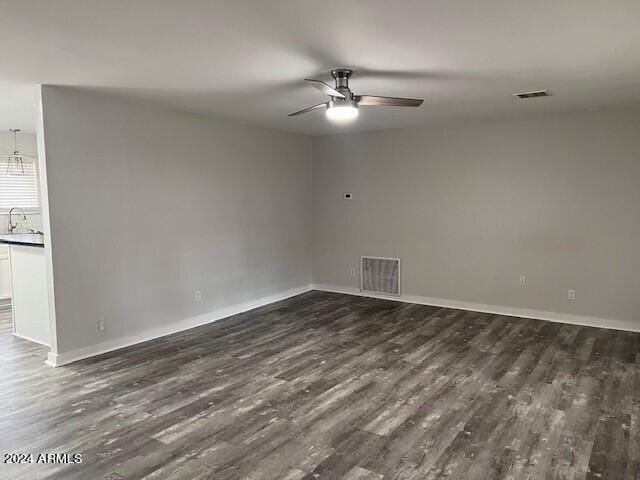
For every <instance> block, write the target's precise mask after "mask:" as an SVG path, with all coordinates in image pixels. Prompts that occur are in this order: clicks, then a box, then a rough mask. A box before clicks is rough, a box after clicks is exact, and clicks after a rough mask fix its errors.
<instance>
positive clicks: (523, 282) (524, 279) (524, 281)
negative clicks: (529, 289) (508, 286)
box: [520, 273, 527, 286]
mask: <svg viewBox="0 0 640 480" xmlns="http://www.w3.org/2000/svg"><path fill="white" fill-rule="evenodd" d="M526 284H527V276H526V275H525V274H524V273H523V274H522V275H520V285H522V286H524V285H526Z"/></svg>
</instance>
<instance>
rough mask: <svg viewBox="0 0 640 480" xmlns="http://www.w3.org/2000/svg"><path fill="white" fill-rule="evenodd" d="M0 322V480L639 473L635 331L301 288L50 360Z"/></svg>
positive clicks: (639, 341)
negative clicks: (37, 459)
mask: <svg viewBox="0 0 640 480" xmlns="http://www.w3.org/2000/svg"><path fill="white" fill-rule="evenodd" d="M44 356H45V350H44V349H43V348H42V347H40V346H37V345H33V344H30V343H29V342H25V341H22V340H20V339H16V338H13V337H12V336H11V335H0V446H1V447H0V453H8V452H14V453H33V454H37V453H42V452H56V453H70V454H73V453H81V454H82V455H83V463H81V464H71V465H67V464H58V465H37V464H26V465H13V466H10V465H5V464H2V465H0V478H3V479H29V480H31V479H36V478H42V479H53V478H55V479H65V480H74V479H82V480H87V479H88V480H94V479H110V480H117V479H142V478H144V479H156V480H159V479H189V480H191V479H215V480H227V479H247V480H266V479H286V480H311V479H331V480H333V479H335V480H338V479H346V480H355V479H360V480H364V479H367V480H369V479H376V480H378V479H403V480H408V479H420V480H430V479H440V478H447V479H474V480H475V479H482V480H484V479H497V478H509V479H600V480H602V479H612V480H620V479H634V480H637V479H639V478H640V474H639V473H638V472H639V468H640V334H634V333H627V332H619V331H613V330H604V329H595V328H587V327H579V326H571V325H562V324H554V323H548V322H543V321H535V320H526V319H520V318H511V317H503V316H499V315H489V314H480V313H473V312H465V311H459V310H450V309H443V308H435V307H427V306H421V305H410V304H403V303H398V302H392V301H385V300H377V299H368V298H362V297H355V296H347V295H340V294H332V293H324V292H309V293H306V294H303V295H299V296H297V297H294V298H292V299H289V300H286V301H283V302H279V303H276V304H272V305H269V306H267V307H263V308H259V309H256V310H253V311H251V312H247V313H245V314H241V315H236V316H234V317H230V318H228V319H225V320H222V321H219V322H217V323H214V324H211V325H208V326H205V327H201V328H198V329H194V330H190V331H188V332H184V333H180V334H176V335H172V336H169V337H165V338H162V339H158V340H154V341H151V342H147V343H145V344H142V345H138V346H134V347H131V348H127V349H124V350H121V351H118V352H114V353H111V354H107V355H103V356H101V357H98V358H94V359H91V360H86V361H82V362H78V363H76V364H73V365H69V366H66V367H61V368H57V369H52V368H49V367H47V366H45V365H43V364H42V362H43V360H44Z"/></svg>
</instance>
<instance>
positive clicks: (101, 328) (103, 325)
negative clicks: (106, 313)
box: [98, 317, 107, 332]
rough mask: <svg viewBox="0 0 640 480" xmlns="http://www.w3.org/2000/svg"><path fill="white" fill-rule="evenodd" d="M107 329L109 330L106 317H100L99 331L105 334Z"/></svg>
mask: <svg viewBox="0 0 640 480" xmlns="http://www.w3.org/2000/svg"><path fill="white" fill-rule="evenodd" d="M106 328H107V323H106V321H105V319H104V317H100V318H99V319H98V331H100V332H104V331H105V330H106Z"/></svg>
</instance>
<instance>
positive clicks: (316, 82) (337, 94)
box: [304, 78, 346, 98]
mask: <svg viewBox="0 0 640 480" xmlns="http://www.w3.org/2000/svg"><path fill="white" fill-rule="evenodd" d="M304 81H305V82H309V83H311V85H313V86H314V87H315V88H317V89H318V90H320V91H321V92H322V93H324V94H325V95H329V96H331V97H338V98H346V97H345V96H344V95H343V94H341V93H340V92H339V91H337V90H336V89H334V88H332V87H330V86H329V85H327V84H326V83H324V82H321V81H320V80H313V79H311V78H305V79H304Z"/></svg>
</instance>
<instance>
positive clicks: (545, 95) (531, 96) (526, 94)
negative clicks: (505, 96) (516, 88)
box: [513, 90, 551, 100]
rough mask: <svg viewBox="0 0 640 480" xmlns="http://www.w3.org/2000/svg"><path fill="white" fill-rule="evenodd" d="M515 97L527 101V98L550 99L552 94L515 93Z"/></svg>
mask: <svg viewBox="0 0 640 480" xmlns="http://www.w3.org/2000/svg"><path fill="white" fill-rule="evenodd" d="M513 96H514V97H518V98H522V99H523V100H526V99H527V98H538V97H550V96H551V92H549V90H537V91H535V92H524V93H514V94H513Z"/></svg>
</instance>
